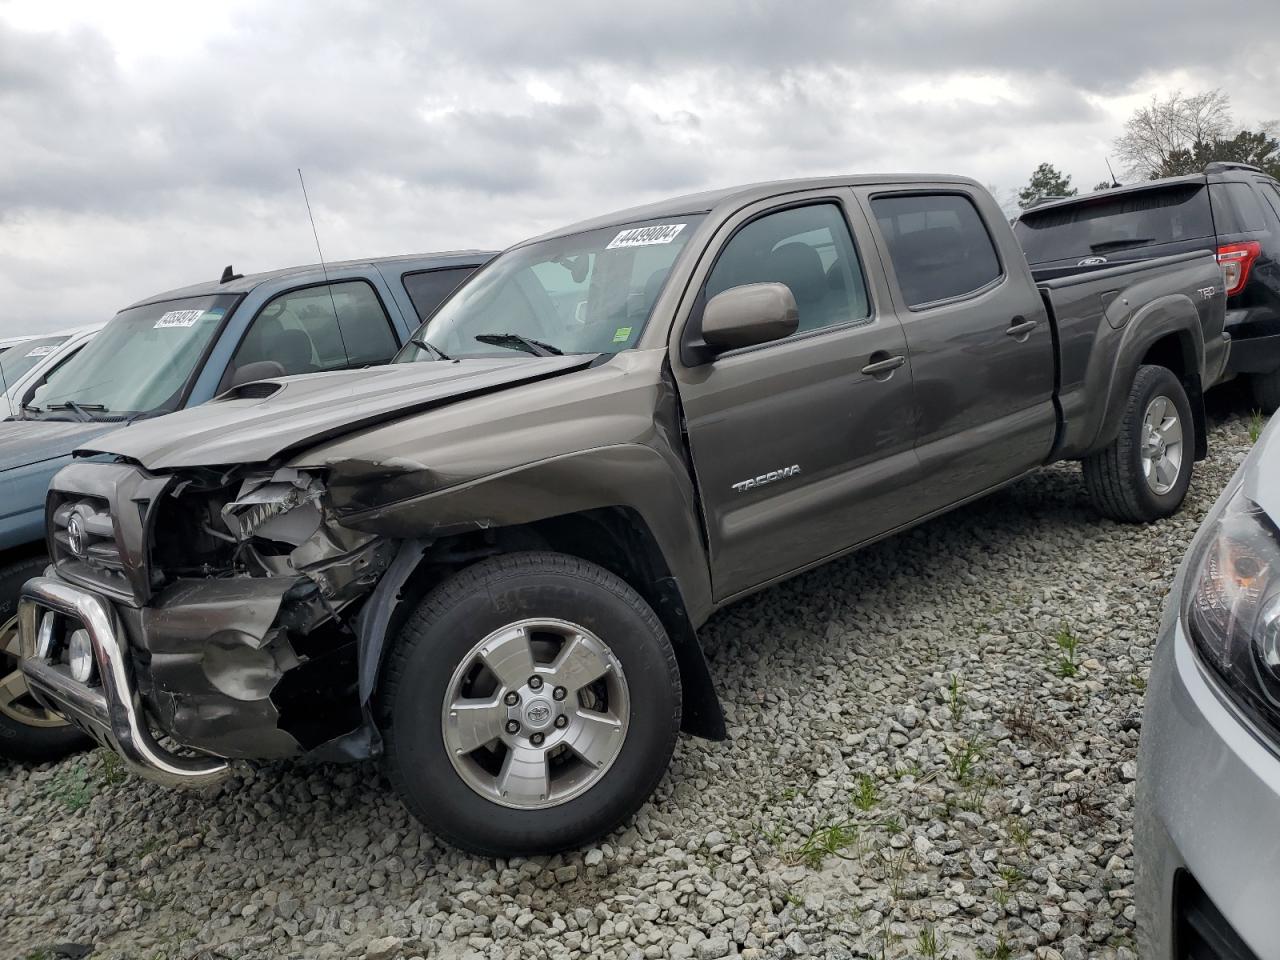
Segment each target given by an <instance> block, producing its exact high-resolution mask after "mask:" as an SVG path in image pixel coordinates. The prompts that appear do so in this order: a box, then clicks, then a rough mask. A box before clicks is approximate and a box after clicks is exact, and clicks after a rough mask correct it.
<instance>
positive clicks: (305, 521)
mask: <svg viewBox="0 0 1280 960" xmlns="http://www.w3.org/2000/svg"><path fill="white" fill-rule="evenodd" d="M323 495H324V485H323V484H322V483H321V482H320V481H319V480H318V479H316V478H315V477H313V476H311V475H310V474H307V473H303V472H302V471H300V470H293V469H289V468H284V469H280V470H276V471H274V472H273V473H261V474H254V475H251V476H248V477H246V478H245V479H244V480H243V481H241V483H240V489H239V491H238V492H237V493H236V495H235V497H234V498H232V500H231V501H230V502H229V503H227V504H226V505H224V506H223V508H222V522H223V523H224V524H225V525H226V527H227V529H228V530H229V531H230V532H231V534H232V535H233V536H234V537H235V538H236V539H237V540H239V541H240V542H242V543H243V542H245V541H247V540H258V541H260V542H262V543H277V544H281V545H282V546H284V547H287V548H288V549H290V550H291V549H293V548H294V547H297V546H299V545H300V544H303V543H306V542H307V541H308V540H310V539H311V537H312V536H314V535H315V532H316V531H317V530H318V529H320V523H321V521H322V520H323V515H322V513H321V507H320V498H321V497H322V496H323Z"/></svg>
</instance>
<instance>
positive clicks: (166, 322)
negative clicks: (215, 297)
mask: <svg viewBox="0 0 1280 960" xmlns="http://www.w3.org/2000/svg"><path fill="white" fill-rule="evenodd" d="M203 316H204V311H203V310H170V311H169V312H168V313H166V314H165V315H164V316H163V317H161V318H160V319H159V320H157V321H156V325H155V327H154V329H156V330H159V329H161V328H163V327H194V326H195V325H196V321H197V320H199V319H200V318H201V317H203Z"/></svg>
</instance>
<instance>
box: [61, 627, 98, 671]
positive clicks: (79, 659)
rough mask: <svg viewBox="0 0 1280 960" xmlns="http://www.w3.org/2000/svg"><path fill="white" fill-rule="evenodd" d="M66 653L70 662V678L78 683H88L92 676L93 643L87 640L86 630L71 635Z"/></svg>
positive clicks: (87, 633)
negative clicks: (73, 678)
mask: <svg viewBox="0 0 1280 960" xmlns="http://www.w3.org/2000/svg"><path fill="white" fill-rule="evenodd" d="M67 653H68V655H69V657H70V660H71V676H73V677H75V679H76V680H78V681H79V682H80V683H88V682H89V678H90V677H92V676H93V641H92V640H90V639H89V631H88V630H85V629H83V628H82V629H80V630H77V631H76V632H75V633H73V634H71V640H70V641H69V642H68V643H67Z"/></svg>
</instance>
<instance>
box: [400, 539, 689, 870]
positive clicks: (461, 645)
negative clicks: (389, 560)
mask: <svg viewBox="0 0 1280 960" xmlns="http://www.w3.org/2000/svg"><path fill="white" fill-rule="evenodd" d="M377 702H378V710H379V717H380V721H381V725H382V729H383V734H384V737H385V745H386V760H387V767H388V772H389V775H390V777H391V781H392V783H393V784H394V785H395V787H396V789H397V791H398V792H399V794H400V796H401V797H402V798H403V800H404V802H405V804H406V805H407V806H408V807H409V810H410V811H411V812H412V813H413V814H414V815H415V816H416V817H417V818H418V819H419V820H421V821H422V822H423V823H424V824H426V826H427V827H429V828H430V829H431V830H433V831H434V832H436V833H437V834H439V835H440V836H441V837H442V838H443V839H444V840H446V841H448V842H449V843H452V844H454V845H455V846H458V847H462V848H464V849H467V850H471V851H474V852H476V853H481V854H485V855H488V856H513V855H530V854H536V853H549V852H553V851H556V850H563V849H565V848H568V847H577V846H581V845H583V844H585V843H588V842H590V841H591V840H593V839H595V838H596V837H599V836H600V835H602V834H604V833H606V832H607V831H609V830H611V829H613V828H614V827H616V826H617V825H619V824H620V823H622V822H623V821H624V820H626V819H627V818H628V817H630V816H631V814H633V813H634V812H635V811H636V810H637V809H638V808H639V807H640V805H641V804H642V803H644V801H645V800H646V799H648V797H649V795H650V794H651V793H652V792H653V790H654V788H655V787H656V786H657V785H658V781H659V780H660V779H661V778H662V775H663V773H664V772H665V771H666V768H667V764H668V762H669V761H670V759H671V753H672V750H673V749H674V748H675V742H676V736H677V734H678V732H679V729H680V702H681V701H680V672H679V669H678V667H677V665H676V658H675V652H674V651H673V650H672V647H671V643H670V640H669V639H668V637H667V635H666V632H665V630H663V628H662V624H661V622H660V621H659V620H658V618H657V616H656V615H655V614H654V612H653V610H652V609H650V607H649V605H648V604H647V603H645V601H644V600H643V599H642V598H641V597H640V595H639V594H637V593H636V592H635V591H634V590H633V589H631V587H629V586H628V585H627V584H626V583H624V582H623V581H622V580H620V579H619V578H618V577H616V576H614V575H613V574H611V573H609V572H608V571H606V570H604V569H603V568H601V567H598V566H596V565H595V564H592V563H588V562H586V561H584V560H580V559H578V558H576V557H571V556H566V555H564V554H557V553H517V554H509V555H506V556H501V557H495V558H493V559H490V560H486V561H483V562H481V563H478V564H476V565H475V566H472V567H468V568H467V569H465V570H463V571H461V572H460V573H458V574H456V575H455V576H453V577H452V578H451V579H449V580H447V581H446V582H445V583H443V584H441V585H440V586H438V587H437V588H436V589H434V590H433V591H432V592H431V593H430V594H429V595H428V596H427V597H426V598H425V599H424V600H423V601H422V602H421V604H420V605H419V606H418V608H417V609H416V610H415V611H414V612H413V613H412V614H411V615H410V616H409V619H408V620H407V621H406V623H405V625H404V627H403V628H402V629H401V631H400V633H399V635H398V637H397V638H396V640H395V644H394V646H393V647H392V648H391V651H390V653H389V655H388V660H387V663H386V666H385V668H384V675H383V679H382V682H381V684H380V687H379V691H378V694H377Z"/></svg>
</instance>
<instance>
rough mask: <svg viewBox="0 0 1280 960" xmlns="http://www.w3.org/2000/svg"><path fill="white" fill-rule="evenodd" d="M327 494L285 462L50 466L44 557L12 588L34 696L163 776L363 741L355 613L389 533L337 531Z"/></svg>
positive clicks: (362, 745)
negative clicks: (262, 467) (56, 469)
mask: <svg viewBox="0 0 1280 960" xmlns="http://www.w3.org/2000/svg"><path fill="white" fill-rule="evenodd" d="M324 493H325V491H324V487H323V484H322V482H321V481H320V480H318V479H317V478H316V477H315V476H313V475H308V474H303V473H300V472H298V471H292V470H276V471H270V472H249V471H233V472H230V473H227V474H208V473H204V474H194V475H180V476H178V475H175V476H168V477H158V476H154V475H151V474H148V473H147V472H146V471H144V470H142V469H141V468H138V467H136V466H130V465H126V464H93V463H84V464H78V463H77V464H72V465H71V466H69V467H67V468H65V469H64V470H63V471H62V472H61V473H59V474H58V475H57V476H56V477H55V478H54V480H53V483H52V484H51V487H50V493H49V499H48V503H47V505H46V515H47V520H48V528H49V531H50V533H49V547H50V555H51V557H52V559H53V567H52V570H51V571H50V575H49V576H45V577H39V578H36V579H35V580H32V581H30V582H29V583H28V584H27V585H26V587H25V588H24V590H23V595H22V600H21V609H20V620H19V632H20V638H21V643H22V645H23V658H24V663H23V671H24V673H25V674H26V675H27V678H28V683H29V686H30V688H31V690H32V692H33V694H34V696H35V697H36V698H37V699H38V700H39V701H40V702H41V703H42V704H44V705H45V706H47V707H49V708H50V709H52V710H54V711H56V712H58V713H60V714H63V715H64V716H66V717H67V718H68V719H70V720H72V721H73V722H74V723H76V724H77V725H78V726H80V727H81V728H83V729H84V730H85V731H86V732H88V733H89V734H91V735H92V736H93V737H95V738H96V739H97V740H98V741H99V742H100V743H103V744H104V745H106V746H108V747H110V748H112V749H114V750H116V751H117V752H118V753H119V754H120V755H121V756H122V757H123V758H124V759H125V761H126V762H127V763H128V765H129V767H130V768H131V769H133V770H135V771H136V772H138V773H140V774H142V775H144V776H147V777H149V778H151V779H153V780H158V781H161V782H163V783H167V784H171V785H199V784H204V783H209V782H212V781H216V780H218V779H221V778H222V777H225V776H226V775H227V774H228V772H229V770H230V767H229V763H233V762H235V761H239V760H277V759H284V758H293V757H297V758H305V759H323V760H352V759H360V758H364V757H368V756H371V755H373V754H375V753H376V752H377V750H378V748H379V745H380V744H379V740H378V737H377V731H376V725H375V724H373V722H372V717H371V714H370V712H369V708H368V701H367V698H366V699H363V700H362V699H361V697H360V695H359V666H358V657H359V637H358V631H359V629H360V625H359V619H360V618H359V614H360V613H361V611H362V609H363V608H364V606H366V601H367V600H368V598H369V596H370V594H372V593H374V592H375V588H376V587H377V586H378V585H379V580H380V579H381V577H382V574H383V573H384V572H386V570H387V568H388V566H389V565H390V563H391V561H392V559H393V557H394V556H395V554H396V551H397V544H396V543H394V542H392V541H389V540H387V539H385V538H383V537H379V536H376V535H373V534H367V533H360V532H356V531H351V530H348V529H346V528H344V527H342V526H341V525H340V524H338V523H337V522H335V520H334V519H333V517H332V515H331V514H330V513H329V511H328V509H327V507H326V505H325V503H324ZM86 635H87V636H88V638H89V639H90V641H91V644H92V661H93V667H92V668H91V672H89V671H88V670H86V669H85V667H84V665H85V663H86V661H87V660H88V658H87V657H85V656H83V651H84V648H85V646H86V639H85V638H86ZM77 650H79V651H80V654H79V655H77V653H76V651H77ZM77 657H78V659H77ZM73 663H79V664H80V666H81V669H80V671H79V672H77V671H76V670H75V669H73ZM169 743H173V744H174V745H176V746H175V748H174V749H165V748H164V747H162V746H161V744H169Z"/></svg>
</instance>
